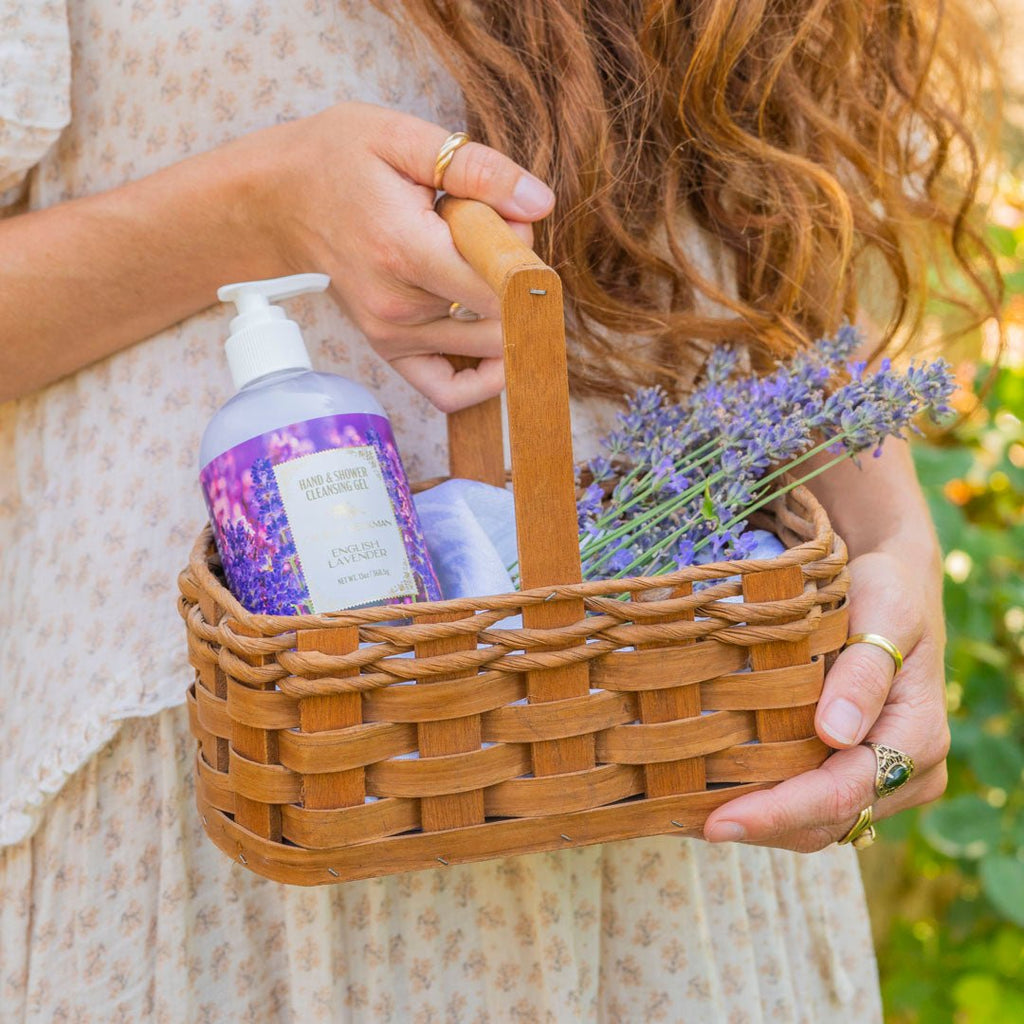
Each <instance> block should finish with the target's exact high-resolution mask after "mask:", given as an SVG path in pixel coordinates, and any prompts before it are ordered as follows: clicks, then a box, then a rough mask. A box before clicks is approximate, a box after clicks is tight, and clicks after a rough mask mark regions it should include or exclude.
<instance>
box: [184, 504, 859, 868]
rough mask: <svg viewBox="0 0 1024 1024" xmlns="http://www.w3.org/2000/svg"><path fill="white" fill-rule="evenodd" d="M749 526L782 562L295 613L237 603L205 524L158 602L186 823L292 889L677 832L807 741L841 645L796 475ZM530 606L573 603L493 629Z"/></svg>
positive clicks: (828, 549) (768, 779) (819, 523)
mask: <svg viewBox="0 0 1024 1024" xmlns="http://www.w3.org/2000/svg"><path fill="white" fill-rule="evenodd" d="M759 525H767V526H769V527H770V528H772V529H774V530H775V532H776V533H777V534H778V535H779V536H780V538H781V539H782V540H783V542H784V543H785V544H786V545H787V550H786V552H785V553H784V554H783V555H781V556H779V557H778V558H775V559H771V560H760V561H758V560H748V561H743V562H726V563H718V564H715V565H706V566H699V567H696V566H695V567H691V568H687V569H683V570H680V571H679V572H677V573H675V574H673V575H671V576H661V577H654V578H637V579H632V580H616V581H613V582H600V583H577V584H566V585H554V586H547V587H538V588H533V589H531V590H524V591H522V592H516V593H512V594H505V595H500V596H497V597H489V598H479V599H460V600H453V601H444V602H435V603H431V604H418V605H415V606H413V608H411V609H410V607H409V606H405V607H402V608H400V609H396V608H394V607H392V608H390V609H389V608H368V609H361V610H358V611H349V612H341V613H336V614H332V615H303V616H266V615H253V614H250V613H248V612H246V611H245V609H244V608H242V607H241V605H239V603H238V602H237V601H236V600H235V599H234V598H233V597H232V596H231V594H230V593H229V592H228V591H227V590H226V589H225V587H224V585H223V583H222V581H221V578H220V576H219V574H218V568H219V567H218V564H217V557H216V551H215V549H214V547H213V544H212V540H211V535H210V532H209V530H207V531H205V532H204V533H203V534H202V536H201V537H200V539H199V541H198V542H197V544H196V546H195V548H194V550H193V552H192V556H191V559H190V562H189V566H188V568H187V569H185V570H184V571H183V572H182V574H181V576H180V578H179V586H180V591H181V598H180V602H179V608H180V611H181V614H182V616H183V618H184V619H185V622H186V624H187V631H188V640H189V655H190V660H191V662H192V664H193V666H194V668H195V670H196V681H195V685H194V686H193V687H192V688H191V690H190V691H189V711H190V719H191V724H192V730H193V733H194V735H195V736H196V738H197V740H198V752H197V758H196V786H197V800H198V805H199V809H200V813H201V814H202V816H203V821H204V825H205V827H206V829H207V832H208V833H209V835H210V837H211V838H212V839H213V840H214V842H216V843H217V845H218V846H220V848H221V849H222V850H224V851H225V852H226V853H228V854H229V855H230V856H232V857H234V858H237V859H238V860H239V861H241V862H242V863H245V864H247V865H248V866H249V867H250V868H251V869H253V870H255V871H257V872H258V873H260V874H262V875H265V876H267V877H270V878H273V879H276V880H278V881H283V882H291V883H296V884H303V885H315V884H324V883H331V882H337V881H343V880H346V879H353V878H364V877H371V876H374V875H382V874H388V873H393V872H399V871H407V870H413V869H418V868H425V867H436V866H437V865H438V864H450V863H457V862H463V861H471V860H480V859H485V858H489V857H495V856H504V855H508V854H513V853H525V852H531V851H538V850H551V849H558V848H560V847H564V846H568V845H586V844H588V843H594V842H602V841H607V840H611V839H620V838H627V837H633V836H641V835H654V834H660V833H665V832H674V833H678V834H684V835H697V834H699V833H700V830H701V827H702V825H703V822H704V820H705V819H706V817H707V815H708V814H709V813H710V811H711V810H713V809H714V808H715V807H717V806H719V805H720V804H722V803H724V802H725V801H727V800H730V799H733V798H734V797H735V796H737V795H739V794H740V793H742V792H746V791H749V790H752V789H757V788H763V787H765V786H767V785H771V784H772V783H775V782H778V781H780V780H782V779H785V778H789V777H791V776H793V775H796V774H799V773H800V772H804V771H807V770H810V769H812V768H815V767H817V766H818V765H820V764H821V763H822V761H823V760H824V758H825V757H826V756H827V753H828V751H827V748H826V747H825V746H824V744H822V743H821V741H820V740H819V739H817V737H816V736H815V732H814V727H813V717H814V707H815V703H816V701H817V699H818V696H819V694H820V692H821V687H822V681H823V677H824V671H825V667H826V664H827V663H828V661H829V657H830V656H831V655H832V654H834V652H836V651H837V650H838V649H839V648H840V647H841V645H842V643H843V640H844V639H845V637H846V609H845V606H844V605H843V604H842V602H843V598H844V596H845V593H846V589H847V575H846V550H845V547H844V546H843V544H842V541H841V540H840V539H839V538H838V537H836V535H835V534H834V533H833V532H832V530H831V527H830V526H829V523H828V519H827V517H826V515H825V513H824V511H823V510H822V509H821V507H820V506H819V505H818V504H817V503H816V502H815V500H814V499H813V497H812V496H811V495H810V494H809V493H808V492H807V491H805V490H804V489H802V488H797V489H796V490H794V491H793V492H791V493H790V494H788V495H786V496H785V498H783V499H780V500H778V501H777V502H776V503H775V504H774V506H772V509H771V511H770V514H768V515H766V516H765V517H764V520H763V522H762V523H761V524H759ZM695 583H701V584H702V587H701V588H699V589H697V590H696V591H695V592H694V591H693V584H695ZM625 595H628V599H624V596H625ZM729 599H731V600H729ZM574 603H575V604H574ZM541 605H545V606H561V607H562V608H563V609H564V608H572V607H577V608H579V609H582V611H580V612H579V613H578V614H576V616H575V617H574V618H572V621H569V622H568V624H565V625H560V626H555V627H551V628H525V627H524V628H508V624H507V623H506V622H504V620H506V619H508V618H509V617H510V616H518V615H520V614H522V613H523V612H524V610H526V615H525V616H524V618H525V619H526V620H527V621H529V620H530V618H531V614H532V613H531V609H533V610H536V608H537V606H541ZM410 611H412V618H411V619H408V618H407V619H405V620H403V621H397V622H396V618H397V616H399V615H403V616H409V614H410ZM562 617H563V618H564V616H562ZM569 676H571V677H572V680H573V687H574V689H572V690H570V691H568V692H570V693H571V694H572V695H569V696H567V695H566V693H567V689H566V685H565V680H566V678H567V677H569ZM551 680H559V683H558V685H557V687H554V688H552V687H547V686H546V683H547V682H549V681H551ZM552 689H554V691H555V692H554V693H553V694H552V692H551V690H552Z"/></svg>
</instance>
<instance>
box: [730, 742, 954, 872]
mask: <svg viewBox="0 0 1024 1024" xmlns="http://www.w3.org/2000/svg"><path fill="white" fill-rule="evenodd" d="M945 789H946V763H945V761H941V762H940V763H939V764H937V765H935V767H933V768H930V769H928V770H927V771H925V772H923V773H921V774H920V775H918V774H917V773H915V775H914V778H913V780H912V781H911V782H909V783H907V785H905V786H904V787H903V788H902V789H900V790H897V791H896V792H895V793H894V794H892V796H887V797H885V799H884V800H879V799H878V798H877V797H876V796H875V794H874V789H873V788H872V790H871V792H870V795H869V796H868V797H866V798H865V800H864V803H863V804H862V805H861V806H859V807H858V808H857V809H856V810H855V811H854V812H853V813H852V814H850V816H849V817H848V818H847V819H845V820H844V821H841V822H838V823H836V824H834V825H814V826H810V827H805V828H801V829H796V830H794V831H792V832H782V833H778V834H776V835H772V836H771V837H770V838H767V839H748V840H747V842H748V843H749V844H750V845H751V846H770V847H773V848H775V849H780V850H792V851H794V852H795V853H816V852H817V851H818V850H823V849H824V848H825V847H826V846H831V845H832V843H836V842H838V841H839V840H840V839H842V838H843V836H845V835H846V833H847V832H849V831H850V829H851V827H852V826H853V824H854V822H855V821H856V820H857V817H858V816H859V814H860V812H861V810H863V808H864V807H867V806H869V805H870V806H871V807H872V808H873V811H872V821H873V822H880V821H884V820H885V819H886V818H891V817H892V816H893V815H894V814H898V813H899V812H900V811H905V810H906V809H907V808H908V807H916V806H917V805H918V804H924V803H929V802H931V801H932V800H937V799H938V798H939V797H940V796H942V794H943V793H944V792H945Z"/></svg>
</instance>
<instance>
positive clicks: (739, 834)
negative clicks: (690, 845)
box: [705, 821, 747, 843]
mask: <svg viewBox="0 0 1024 1024" xmlns="http://www.w3.org/2000/svg"><path fill="white" fill-rule="evenodd" d="M746 835H747V830H746V829H745V828H744V827H743V826H742V825H741V824H739V822H736V821H716V822H715V823H714V825H712V826H711V830H710V831H709V832H707V833H706V834H705V838H706V839H707V840H708V842H710V843H738V842H739V841H740V840H741V839H745V838H746Z"/></svg>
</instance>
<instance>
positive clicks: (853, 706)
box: [815, 554, 925, 747]
mask: <svg viewBox="0 0 1024 1024" xmlns="http://www.w3.org/2000/svg"><path fill="white" fill-rule="evenodd" d="M893 569H894V566H893V560H892V559H891V558H889V557H888V556H885V555H880V554H878V555H876V554H870V555H864V556H862V557H861V558H857V559H854V561H853V562H851V563H850V593H849V601H850V635H851V636H853V635H855V634H857V633H876V634H879V635H881V636H884V637H885V638H886V639H888V640H890V641H891V642H892V643H894V644H895V645H896V647H897V648H898V649H899V650H900V652H901V653H902V654H903V656H904V658H909V657H910V656H911V655H912V653H913V651H914V647H915V646H916V645H917V643H918V641H919V640H920V639H921V636H922V635H923V632H924V627H925V623H924V617H923V615H922V614H920V613H919V611H917V610H916V609H917V608H918V606H919V603H920V602H918V601H916V600H913V599H912V595H910V594H908V591H907V589H906V588H907V585H908V584H906V583H902V582H901V581H899V580H898V579H897V580H894V579H893V576H892V573H893ZM895 675H896V665H895V662H894V661H893V658H892V656H891V655H890V654H887V653H886V652H885V651H884V650H882V649H881V648H880V647H876V646H874V645H872V644H868V643H858V644H854V645H853V646H851V647H848V648H846V650H845V651H843V652H842V653H841V654H840V655H839V657H838V658H836V660H835V663H834V664H833V665H832V668H831V670H830V671H829V673H828V675H827V676H826V677H825V685H824V688H823V689H822V693H821V697H820V698H819V701H818V710H817V714H816V716H815V725H816V728H817V730H818V735H819V736H820V737H821V738H822V739H823V740H824V741H825V742H826V743H827V744H828V745H829V746H830V747H852V746H855V745H856V744H858V743H860V742H861V741H862V740H863V739H864V737H865V736H866V735H867V734H868V730H869V729H870V728H871V727H872V725H874V723H875V721H876V720H877V719H878V716H879V714H880V713H881V711H882V708H883V707H884V706H885V703H886V700H887V699H888V696H889V689H890V687H891V686H892V683H893V679H894V678H895Z"/></svg>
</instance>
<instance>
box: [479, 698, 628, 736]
mask: <svg viewBox="0 0 1024 1024" xmlns="http://www.w3.org/2000/svg"><path fill="white" fill-rule="evenodd" d="M636 716H637V710H636V699H635V698H634V697H633V696H632V695H630V694H623V693H612V692H611V691H607V690H605V691H601V692H598V693H588V694H587V695H586V696H585V697H567V698H566V699H565V700H558V701H550V702H548V703H546V704H514V705H512V706H510V707H503V708H498V709H497V710H495V711H490V712H488V713H487V714H486V715H484V716H483V738H484V739H485V740H487V741H489V742H491V743H530V742H533V741H535V740H559V739H563V738H564V737H566V736H579V735H580V734H582V733H596V732H598V731H599V730H601V729H609V728H611V727H612V726H613V725H621V724H623V723H625V722H632V721H634V720H635V719H636Z"/></svg>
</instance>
